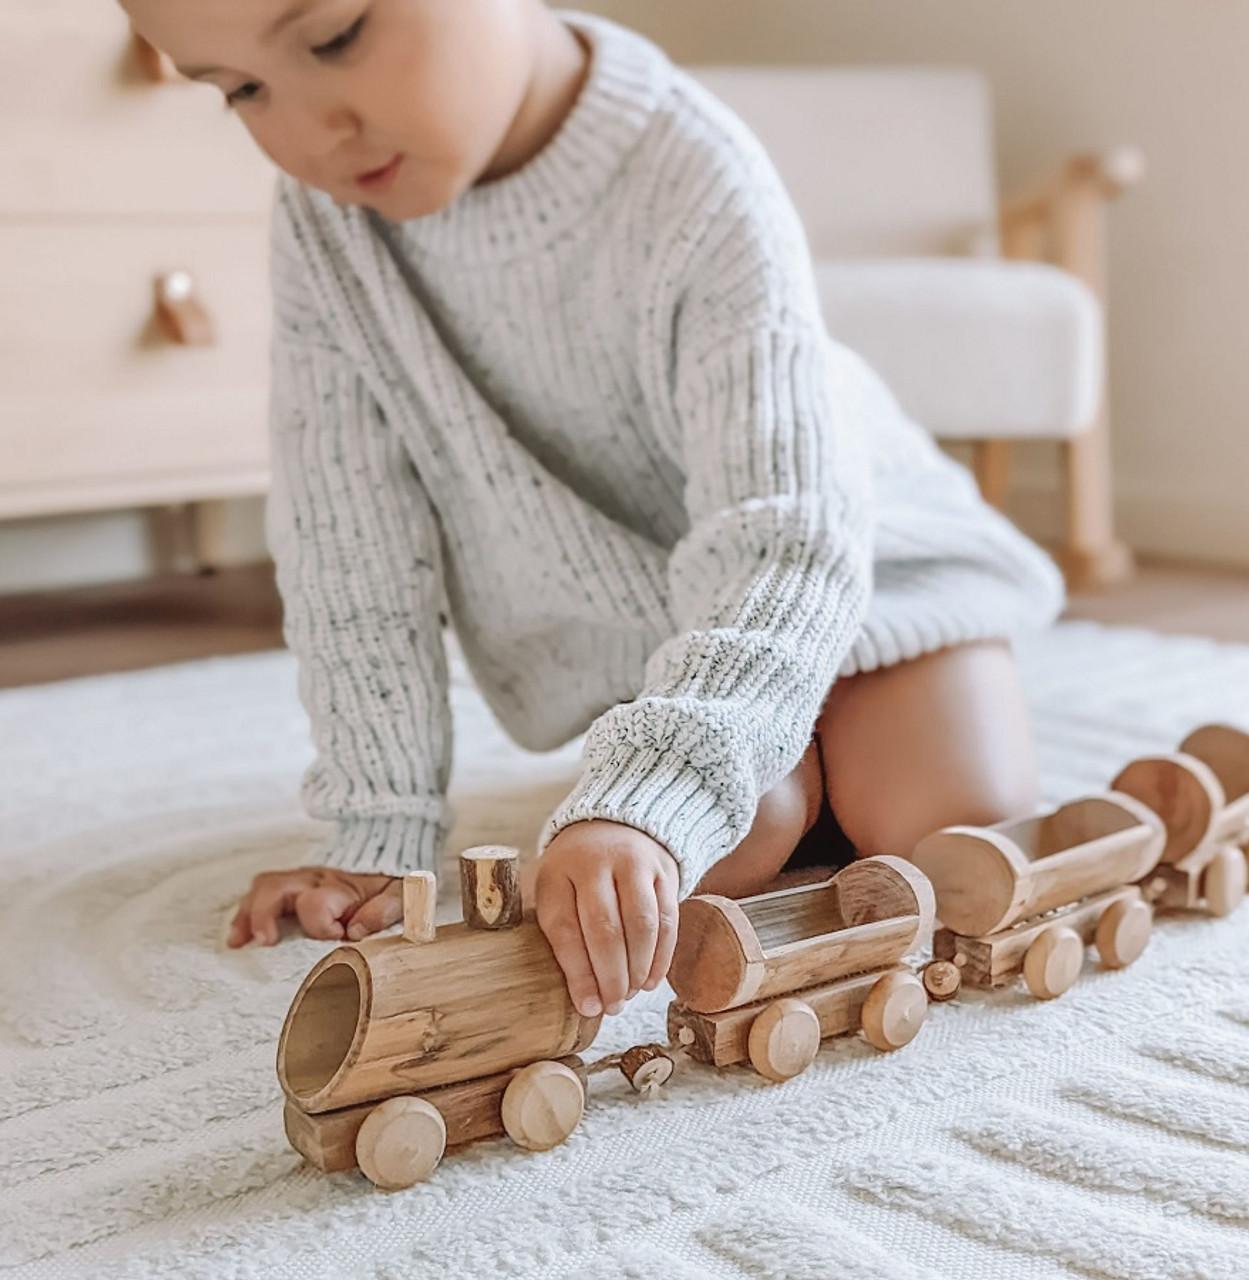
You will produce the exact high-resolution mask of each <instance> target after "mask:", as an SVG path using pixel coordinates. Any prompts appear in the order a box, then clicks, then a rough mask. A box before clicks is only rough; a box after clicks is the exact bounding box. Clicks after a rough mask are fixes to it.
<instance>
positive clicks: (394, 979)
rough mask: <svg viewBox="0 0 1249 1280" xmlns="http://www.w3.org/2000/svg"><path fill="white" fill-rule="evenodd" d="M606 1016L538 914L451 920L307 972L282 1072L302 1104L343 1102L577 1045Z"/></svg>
mask: <svg viewBox="0 0 1249 1280" xmlns="http://www.w3.org/2000/svg"><path fill="white" fill-rule="evenodd" d="M601 1020H602V1016H601V1015H599V1016H596V1017H594V1018H583V1017H582V1016H581V1015H580V1014H579V1013H578V1012H577V1010H576V1008H575V1007H574V1005H573V1003H572V1000H571V998H570V996H569V994H568V986H567V984H566V982H565V979H564V974H563V971H562V969H561V968H560V967H559V963H558V962H557V961H556V959H555V955H554V953H553V952H552V951H551V948H550V944H549V943H548V942H547V940H546V936H545V934H543V932H542V930H541V929H540V928H539V926H538V923H537V920H536V919H535V918H534V917H533V916H532V915H530V916H526V917H525V919H524V920H523V921H522V922H521V924H519V925H517V926H516V927H515V928H514V929H504V930H498V931H488V932H484V931H481V930H476V929H470V928H469V927H468V926H467V925H465V924H463V923H457V924H452V925H447V926H445V927H444V928H441V929H439V930H438V937H437V940H436V941H434V942H431V943H425V944H423V945H421V946H413V945H412V944H411V943H410V942H407V941H406V940H405V939H404V938H402V937H394V936H389V937H375V938H367V939H365V940H364V941H362V942H360V943H357V944H355V945H353V946H344V947H338V948H336V949H335V950H334V951H332V952H330V953H329V954H328V955H326V956H324V957H323V958H322V959H321V961H320V962H319V963H318V964H317V965H316V966H315V967H314V968H313V969H312V971H311V972H310V973H309V975H308V976H307V978H305V979H304V981H303V983H302V984H301V986H300V988H299V991H298V992H297V993H296V996H295V999H294V1001H293V1002H292V1004H291V1008H290V1011H289V1012H288V1014H287V1017H286V1021H285V1023H284V1025H283V1027H282V1035H281V1039H280V1041H279V1045H278V1079H279V1081H280V1083H281V1085H282V1088H283V1090H284V1091H285V1092H286V1094H287V1096H288V1097H291V1098H292V1099H293V1100H294V1101H295V1102H296V1103H297V1104H298V1105H299V1106H301V1107H302V1108H303V1109H304V1110H306V1111H312V1112H320V1111H330V1110H337V1109H339V1108H341V1107H345V1106H350V1105H352V1104H353V1103H357V1102H366V1101H371V1100H372V1101H377V1100H380V1099H382V1098H388V1097H394V1096H396V1095H398V1094H402V1093H416V1092H423V1091H424V1090H427V1089H432V1088H437V1087H438V1086H440V1085H445V1084H451V1083H454V1082H457V1081H462V1080H465V1079H472V1078H476V1077H479V1076H485V1075H491V1074H494V1073H496V1072H499V1071H504V1070H507V1069H509V1068H512V1067H516V1066H522V1065H525V1064H527V1063H530V1062H534V1061H536V1060H538V1059H544V1058H559V1057H562V1056H564V1055H566V1054H570V1053H576V1052H577V1051H579V1050H581V1049H584V1048H586V1047H587V1046H588V1045H589V1044H590V1043H591V1042H592V1041H593V1039H594V1037H595V1035H596V1034H597V1032H598V1028H599V1024H600V1022H601Z"/></svg>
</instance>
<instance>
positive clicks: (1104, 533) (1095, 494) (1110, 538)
mask: <svg viewBox="0 0 1249 1280" xmlns="http://www.w3.org/2000/svg"><path fill="white" fill-rule="evenodd" d="M1063 453H1064V459H1063V461H1064V470H1065V472H1066V482H1067V539H1066V543H1065V544H1064V545H1063V546H1062V547H1061V548H1059V552H1058V556H1057V559H1058V562H1059V564H1060V565H1061V566H1062V569H1063V573H1064V574H1065V575H1066V578H1067V587H1068V590H1070V591H1072V592H1073V593H1080V592H1095V591H1100V590H1102V589H1104V588H1106V587H1110V586H1114V585H1116V584H1117V583H1121V582H1126V581H1128V580H1129V579H1130V578H1131V577H1132V575H1133V573H1134V572H1135V562H1134V559H1133V556H1132V551H1131V548H1129V547H1128V545H1127V544H1126V543H1125V542H1123V541H1121V540H1120V539H1119V538H1117V537H1116V536H1115V528H1114V480H1113V475H1112V472H1111V462H1110V424H1109V419H1108V415H1107V412H1106V409H1105V407H1104V406H1103V408H1102V411H1101V413H1100V414H1099V415H1098V419H1097V421H1096V422H1095V423H1094V424H1093V427H1092V428H1091V429H1090V430H1089V431H1086V432H1085V433H1084V434H1083V435H1079V436H1075V437H1073V438H1072V439H1070V440H1065V441H1064V442H1063Z"/></svg>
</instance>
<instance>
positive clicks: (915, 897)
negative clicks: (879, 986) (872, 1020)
mask: <svg viewBox="0 0 1249 1280" xmlns="http://www.w3.org/2000/svg"><path fill="white" fill-rule="evenodd" d="M933 905H934V904H933V893H932V888H931V886H930V885H929V884H928V882H927V880H926V879H925V878H924V876H923V875H921V874H918V873H917V871H916V869H915V867H913V866H912V865H911V864H910V863H908V862H905V861H904V860H903V859H901V858H892V857H878V858H864V859H861V860H860V861H858V862H854V863H851V865H850V866H848V867H843V868H842V869H841V870H840V871H839V872H838V873H837V874H836V875H835V876H833V877H832V879H830V880H828V881H825V882H824V883H822V884H817V885H799V886H797V887H795V888H791V889H780V890H777V891H775V892H773V893H765V894H759V895H758V896H756V897H753V898H743V899H733V898H726V897H721V896H720V895H718V894H702V895H696V896H694V897H691V898H687V899H686V900H685V901H684V902H683V903H682V904H681V909H680V910H681V916H680V924H679V927H678V933H677V945H676V951H675V953H674V955H673V961H672V967H671V969H670V970H669V972H668V981H669V983H670V984H671V986H672V989H673V991H675V992H676V995H677V999H678V1001H679V1002H680V1004H681V1005H683V1006H684V1007H685V1008H686V1009H689V1010H693V1011H696V1012H699V1013H719V1012H722V1011H723V1010H726V1009H732V1008H737V1007H739V1006H742V1005H746V1004H751V1003H754V1002H758V1001H762V1000H765V999H767V998H768V997H770V996H774V995H777V994H779V993H783V992H795V991H801V990H802V989H804V988H807V987H815V986H826V985H828V984H829V983H832V982H834V981H835V980H837V979H839V978H845V977H848V976H850V975H853V974H861V973H866V972H869V971H872V970H881V969H887V968H889V967H891V966H893V965H895V964H896V962H897V961H898V960H900V959H901V957H902V956H904V955H906V954H907V952H909V951H911V950H912V949H913V948H915V947H916V946H918V945H919V944H920V943H921V942H924V941H927V940H928V939H929V938H930V937H931V934H932V925H933Z"/></svg>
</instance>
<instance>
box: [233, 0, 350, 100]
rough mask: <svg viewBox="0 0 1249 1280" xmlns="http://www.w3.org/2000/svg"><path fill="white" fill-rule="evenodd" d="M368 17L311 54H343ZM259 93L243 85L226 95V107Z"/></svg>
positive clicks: (254, 86) (332, 56)
mask: <svg viewBox="0 0 1249 1280" xmlns="http://www.w3.org/2000/svg"><path fill="white" fill-rule="evenodd" d="M368 16H369V15H368V14H367V13H366V14H362V15H361V16H360V17H359V18H357V19H356V21H355V22H353V23H352V24H351V26H350V27H348V28H347V30H346V31H344V32H343V33H342V35H339V36H335V37H334V39H333V40H331V41H330V42H329V43H328V44H322V45H318V46H317V47H316V48H315V49H313V51H312V52H313V53H314V54H316V56H317V57H318V58H334V57H337V56H338V54H340V53H343V52H345V51H346V50H347V49H349V48H350V47H351V46H352V45H353V44H354V43H355V41H356V37H357V36H358V35H359V34H360V32H361V30H362V29H363V27H364V22H365V19H366V18H367V17H368ZM259 92H260V86H259V85H257V84H245V85H243V86H242V87H241V88H238V89H235V91H234V92H233V93H227V94H226V107H227V108H233V107H237V106H238V105H239V104H240V103H243V102H250V101H251V100H252V99H253V98H254V97H255V96H256V94H258V93H259Z"/></svg>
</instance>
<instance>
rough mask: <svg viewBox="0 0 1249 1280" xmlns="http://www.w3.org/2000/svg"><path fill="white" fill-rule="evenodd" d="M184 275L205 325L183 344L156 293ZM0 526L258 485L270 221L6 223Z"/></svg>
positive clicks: (262, 474) (263, 454)
mask: <svg viewBox="0 0 1249 1280" xmlns="http://www.w3.org/2000/svg"><path fill="white" fill-rule="evenodd" d="M175 270H184V271H186V272H189V273H190V275H191V277H192V278H193V281H194V285H195V289H194V296H195V297H196V299H198V300H199V301H200V302H202V304H203V307H204V308H205V309H206V311H207V313H208V316H209V317H210V320H211V322H212V325H213V328H214V330H215V341H214V342H213V344H212V345H206V346H204V345H193V346H184V345H179V344H178V343H177V342H176V341H175V340H174V339H173V338H171V337H170V336H168V334H167V333H166V331H165V329H164V327H163V325H162V324H161V323H160V321H159V319H158V318H157V315H156V307H155V292H154V284H155V281H156V279H157V277H158V276H160V275H163V274H164V273H167V272H172V271H175ZM0 280H3V281H4V300H3V303H2V304H0V517H3V516H19V515H35V514H40V513H47V512H52V511H58V510H60V511H68V510H80V509H88V508H93V507H108V506H140V505H144V504H149V503H157V502H166V501H168V502H173V501H182V500H189V499H192V498H195V497H200V496H208V495H214V496H226V495H228V494H233V493H246V492H258V491H260V490H261V489H262V488H263V487H264V485H265V483H266V478H267V462H266V458H267V409H268V405H267V398H268V376H269V332H270V319H269V308H270V294H269V280H268V227H267V223H266V222H265V221H263V220H257V221H255V222H251V223H246V224H237V225H232V224H218V225H204V224H195V223H186V224H182V225H177V224H174V225H169V224H159V223H152V224H143V223H128V224H124V225H109V226H90V225H88V226H36V225H31V226H17V225H8V226H5V225H0Z"/></svg>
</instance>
